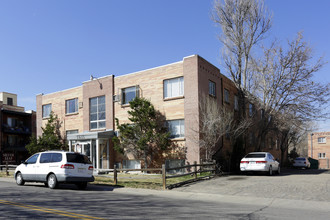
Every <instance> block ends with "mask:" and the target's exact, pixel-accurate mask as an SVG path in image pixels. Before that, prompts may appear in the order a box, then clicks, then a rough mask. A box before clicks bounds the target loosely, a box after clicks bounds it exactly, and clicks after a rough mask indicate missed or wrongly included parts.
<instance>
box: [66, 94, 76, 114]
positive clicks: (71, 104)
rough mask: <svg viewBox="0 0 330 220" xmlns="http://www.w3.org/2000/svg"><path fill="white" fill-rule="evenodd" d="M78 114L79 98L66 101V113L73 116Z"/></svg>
mask: <svg viewBox="0 0 330 220" xmlns="http://www.w3.org/2000/svg"><path fill="white" fill-rule="evenodd" d="M76 112H78V98H75V99H69V100H66V101H65V113H66V114H71V113H76Z"/></svg>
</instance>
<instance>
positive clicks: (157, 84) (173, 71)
mask: <svg viewBox="0 0 330 220" xmlns="http://www.w3.org/2000/svg"><path fill="white" fill-rule="evenodd" d="M181 76H183V66H182V62H177V63H173V64H169V65H165V66H160V67H156V68H152V69H148V70H144V71H139V72H136V73H132V74H127V75H123V76H118V77H115V78H114V82H115V95H121V89H124V88H127V87H132V86H139V88H140V90H139V93H140V97H144V98H146V99H148V100H150V101H151V103H152V104H153V105H154V106H155V108H156V109H157V110H159V111H160V112H161V113H162V114H164V115H165V117H166V120H174V119H184V101H185V99H184V98H178V99H172V100H164V94H163V81H164V80H166V79H171V78H176V77H181ZM114 109H115V117H116V118H118V119H119V123H120V124H122V123H128V122H129V120H128V114H127V111H128V110H129V109H130V108H129V106H128V105H121V102H116V103H115V104H114ZM173 141H174V140H173ZM175 143H176V144H177V145H178V146H179V148H180V149H181V148H182V147H183V145H184V141H183V140H182V139H179V140H175ZM131 159H132V158H131Z"/></svg>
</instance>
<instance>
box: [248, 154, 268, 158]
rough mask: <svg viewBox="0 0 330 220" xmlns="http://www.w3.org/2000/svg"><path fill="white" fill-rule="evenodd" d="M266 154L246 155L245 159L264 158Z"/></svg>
mask: <svg viewBox="0 0 330 220" xmlns="http://www.w3.org/2000/svg"><path fill="white" fill-rule="evenodd" d="M265 157H266V154H248V155H246V156H245V158H265Z"/></svg>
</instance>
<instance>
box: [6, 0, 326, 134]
mask: <svg viewBox="0 0 330 220" xmlns="http://www.w3.org/2000/svg"><path fill="white" fill-rule="evenodd" d="M212 5H213V0H167V1H160V0H139V1H134V0H98V1H93V0H88V1H87V0H70V1H67V0H56V1H55V0H48V1H45V0H15V1H12V0H0V30H1V34H0V74H1V77H0V91H6V92H11V93H16V94H18V104H19V105H21V106H24V107H25V108H26V110H29V109H33V110H35V109H36V106H35V99H36V98H35V97H36V95H37V94H39V93H45V94H47V93H51V92H55V91H59V90H63V89H68V88H72V87H76V86H79V85H81V83H82V82H83V81H86V80H88V79H89V77H90V75H91V74H92V75H94V76H96V77H100V76H105V75H110V74H114V75H116V76H118V75H122V74H127V73H131V72H135V71H140V70H144V69H148V68H152V67H156V66H160V65H164V64H168V63H172V62H176V61H180V60H182V58H183V57H185V56H189V55H192V54H199V55H200V56H202V57H204V58H205V59H206V60H208V61H209V62H211V63H212V64H214V65H215V66H217V67H219V68H220V69H221V70H222V72H223V73H224V74H225V72H224V71H223V68H222V67H221V65H220V53H219V51H220V48H221V44H220V42H219V41H218V39H217V35H218V33H219V31H220V30H219V28H218V27H216V26H215V24H214V23H213V22H212V20H211V19H210V17H211V9H212ZM266 5H267V7H268V8H269V9H270V10H271V11H273V28H272V31H271V33H269V37H270V38H273V37H276V38H277V39H278V40H279V41H280V42H282V43H285V42H286V40H287V39H293V38H294V37H295V36H296V33H297V32H298V31H304V36H305V39H306V40H307V41H308V42H309V43H310V45H311V46H312V47H313V48H314V49H315V56H316V57H317V56H322V55H324V56H325V59H326V60H328V61H330V43H329V40H328V38H329V35H330V28H329V21H330V13H328V10H329V8H330V1H325V0H317V1H313V2H311V1H310V0H290V1H287V0H266ZM329 65H330V64H329ZM329 65H327V66H325V67H324V68H323V69H322V70H321V71H320V72H319V73H317V74H316V76H315V79H316V80H318V81H324V82H330V66H329ZM322 127H323V128H324V129H328V130H330V126H328V127H327V128H325V127H324V125H322Z"/></svg>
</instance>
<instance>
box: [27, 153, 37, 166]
mask: <svg viewBox="0 0 330 220" xmlns="http://www.w3.org/2000/svg"><path fill="white" fill-rule="evenodd" d="M38 157H39V154H35V155H33V156H32V157H30V158H29V159H27V160H26V163H27V164H34V163H36V162H37V159H38Z"/></svg>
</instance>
